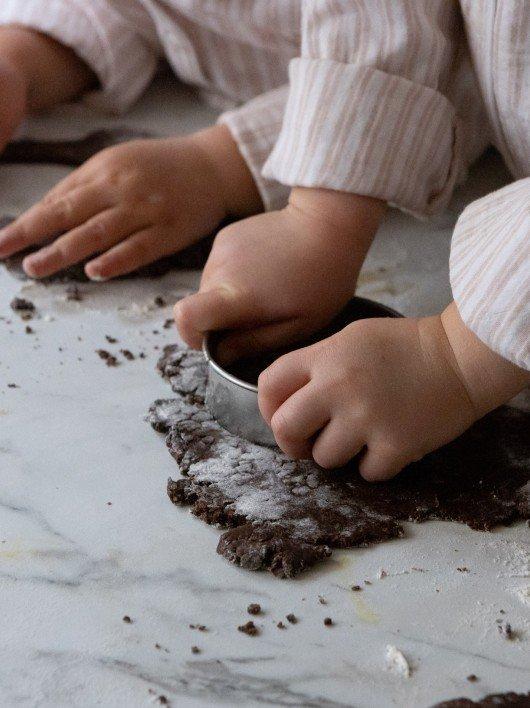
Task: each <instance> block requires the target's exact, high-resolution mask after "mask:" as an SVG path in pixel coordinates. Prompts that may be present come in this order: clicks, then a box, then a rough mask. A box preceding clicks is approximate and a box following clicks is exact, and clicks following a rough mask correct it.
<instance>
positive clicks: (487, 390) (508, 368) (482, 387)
mask: <svg viewBox="0 0 530 708" xmlns="http://www.w3.org/2000/svg"><path fill="white" fill-rule="evenodd" d="M442 324H443V327H444V330H445V333H446V336H447V339H448V340H449V344H450V345H451V349H452V351H453V353H454V356H455V364H456V366H457V367H458V372H459V375H460V377H461V379H462V383H463V384H464V386H465V388H466V390H467V392H468V395H469V398H470V399H471V402H472V404H473V407H474V409H475V412H476V414H477V417H482V416H483V415H485V414H486V413H488V412H489V411H491V410H493V409H494V408H497V407H498V406H500V405H502V404H503V403H506V402H507V401H509V400H510V399H511V398H513V397H514V396H515V395H517V394H518V393H519V392H520V391H522V390H523V389H524V388H526V386H528V385H530V372H529V371H525V370H524V369H521V368H519V367H518V366H516V365H515V364H512V363H511V362H510V361H508V360H507V359H504V358H503V357H501V356H500V355H499V354H496V353H495V352H494V351H492V350H491V349H490V348H489V347H488V346H486V345H485V344H484V343H483V342H482V341H481V340H480V339H479V338H478V337H477V336H476V335H475V334H473V332H472V331H471V330H470V329H468V328H467V327H466V325H465V324H464V322H463V321H462V318H461V317H460V314H459V312H458V309H457V307H456V304H455V303H454V302H452V303H451V304H450V305H449V306H448V307H447V308H446V310H445V311H444V312H443V313H442Z"/></svg>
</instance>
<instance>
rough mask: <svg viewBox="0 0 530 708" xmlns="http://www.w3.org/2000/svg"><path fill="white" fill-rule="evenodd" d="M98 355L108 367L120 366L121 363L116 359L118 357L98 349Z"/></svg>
mask: <svg viewBox="0 0 530 708" xmlns="http://www.w3.org/2000/svg"><path fill="white" fill-rule="evenodd" d="M96 354H97V355H98V356H99V358H100V359H103V361H104V362H105V363H106V365H107V366H118V365H119V361H118V360H117V359H116V357H115V356H114V355H113V354H111V353H110V352H108V351H106V350H105V349H96Z"/></svg>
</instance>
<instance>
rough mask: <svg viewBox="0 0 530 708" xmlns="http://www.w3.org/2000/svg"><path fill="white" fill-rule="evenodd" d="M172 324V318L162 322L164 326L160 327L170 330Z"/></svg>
mask: <svg viewBox="0 0 530 708" xmlns="http://www.w3.org/2000/svg"><path fill="white" fill-rule="evenodd" d="M173 323H174V320H173V318H172V317H169V318H168V319H167V320H165V321H164V324H163V325H162V327H163V328H164V329H171V327H173Z"/></svg>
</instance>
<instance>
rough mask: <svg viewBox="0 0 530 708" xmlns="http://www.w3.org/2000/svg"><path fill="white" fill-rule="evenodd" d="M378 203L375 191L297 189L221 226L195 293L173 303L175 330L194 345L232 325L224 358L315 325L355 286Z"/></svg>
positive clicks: (287, 338)
mask: <svg viewBox="0 0 530 708" xmlns="http://www.w3.org/2000/svg"><path fill="white" fill-rule="evenodd" d="M344 200H346V201H347V207H345V206H344V204H343V205H342V207H341V202H342V203H343V202H344ZM383 210H384V207H383V206H382V205H381V204H380V203H379V202H377V201H376V200H374V199H368V198H365V197H357V196H355V195H342V194H339V193H337V192H329V191H324V190H309V189H307V190H302V189H299V190H294V191H293V195H292V198H291V203H290V204H289V205H288V206H287V207H286V208H285V209H283V210H282V211H277V212H270V213H267V214H262V215H260V216H255V217H252V218H250V219H246V220H244V221H241V222H239V223H236V224H232V225H230V226H228V227H227V228H225V229H223V230H222V231H221V232H220V233H219V234H218V236H217V239H216V241H215V243H214V246H213V249H212V252H211V254H210V258H209V260H208V263H207V265H206V268H205V269H204V274H203V277H202V280H201V288H200V291H199V293H198V294H196V295H192V296H190V297H188V298H186V299H185V300H182V301H181V302H179V303H177V305H176V306H175V317H176V321H177V325H178V327H179V330H180V333H181V335H182V337H183V338H184V340H185V341H186V342H187V343H188V344H189V345H190V346H192V347H196V348H198V347H200V346H201V341H202V338H203V335H204V333H205V332H206V331H208V330H233V333H231V334H229V335H227V336H226V337H225V338H224V339H223V343H222V349H220V352H219V354H220V356H221V358H223V359H224V361H225V362H228V361H229V360H231V359H236V358H238V357H239V356H244V355H245V354H248V353H250V352H252V351H255V350H256V349H272V348H275V347H277V346H280V345H282V344H285V343H287V342H290V341H294V340H296V339H298V338H299V337H301V336H303V335H305V334H309V333H311V332H313V331H315V330H316V329H319V328H320V327H322V326H323V325H324V324H326V323H327V322H328V321H329V320H330V319H331V318H332V317H333V316H334V315H335V314H336V313H337V312H338V310H340V309H341V307H342V306H343V305H344V304H345V303H346V302H347V300H348V299H349V298H350V297H351V296H352V294H353V293H354V291H355V284H356V280H357V275H358V272H359V269H360V267H361V265H362V261H363V258H364V255H365V253H366V251H367V249H368V247H369V245H370V242H371V240H372V237H373V235H374V233H375V230H376V228H377V225H378V222H379V219H380V217H381V214H382V213H383ZM352 213H353V215H352Z"/></svg>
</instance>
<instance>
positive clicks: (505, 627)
mask: <svg viewBox="0 0 530 708" xmlns="http://www.w3.org/2000/svg"><path fill="white" fill-rule="evenodd" d="M497 629H498V630H499V634H500V635H501V637H504V639H508V640H512V639H515V632H514V631H513V629H512V625H511V624H510V623H509V622H504V623H501V624H499V625H498V627H497Z"/></svg>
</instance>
